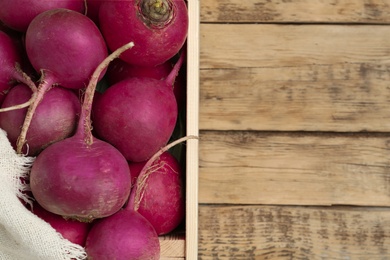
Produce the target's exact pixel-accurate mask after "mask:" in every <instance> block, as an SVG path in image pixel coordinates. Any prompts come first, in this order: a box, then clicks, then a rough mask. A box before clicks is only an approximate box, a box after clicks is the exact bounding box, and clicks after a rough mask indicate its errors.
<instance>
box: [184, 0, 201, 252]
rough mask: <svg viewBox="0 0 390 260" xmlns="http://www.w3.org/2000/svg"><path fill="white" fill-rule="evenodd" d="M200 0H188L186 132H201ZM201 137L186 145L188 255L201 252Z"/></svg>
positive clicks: (186, 249)
mask: <svg viewBox="0 0 390 260" xmlns="http://www.w3.org/2000/svg"><path fill="white" fill-rule="evenodd" d="M199 12H200V11H199V1H195V0H190V1H188V15H189V27H188V37H187V116H186V118H187V126H186V133H187V135H195V136H199V25H200V20H199ZM198 150H199V145H198V140H196V139H191V140H188V141H187V149H186V158H187V159H186V227H185V230H186V235H185V251H184V252H183V256H185V258H186V259H188V260H192V259H197V256H198V169H199V167H198V165H199V159H198V158H199V156H198Z"/></svg>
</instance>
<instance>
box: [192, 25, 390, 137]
mask: <svg viewBox="0 0 390 260" xmlns="http://www.w3.org/2000/svg"><path fill="white" fill-rule="evenodd" d="M201 32H202V33H201V34H202V38H201V53H200V55H201V56H200V58H201V63H200V64H201V74H200V84H201V92H200V123H199V127H200V129H212V130H278V131H283V130H287V131H291V130H293V131H295V130H305V131H306V130H308V131H315V130H318V131H389V130H390V120H389V117H390V113H388V112H387V111H390V85H389V82H390V81H389V79H390V76H389V75H390V73H389V71H390V62H389V61H390V41H389V40H388V36H387V35H389V34H390V27H389V26H336V25H331V26H330V25H327V26H325V25H307V26H287V25H253V24H247V25H215V24H213V25H210V24H207V25H205V24H203V25H202V26H201ZM242 39H245V41H243V40H242Z"/></svg>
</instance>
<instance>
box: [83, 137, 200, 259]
mask: <svg viewBox="0 0 390 260" xmlns="http://www.w3.org/2000/svg"><path fill="white" fill-rule="evenodd" d="M193 138H197V137H195V136H186V137H183V138H180V139H178V140H176V141H174V142H172V143H170V144H168V145H167V146H164V147H163V148H161V149H160V150H159V151H158V152H157V153H155V154H154V155H153V156H152V157H151V158H150V159H149V160H148V161H147V162H146V163H145V165H144V167H143V168H142V170H141V172H140V176H139V177H141V178H138V180H137V184H136V185H137V187H138V188H137V190H138V192H136V193H137V195H136V194H135V193H134V195H133V193H132V196H131V197H130V199H129V203H128V204H127V206H126V207H125V208H124V209H122V210H120V211H118V212H117V213H115V214H114V215H112V216H109V217H107V218H104V219H101V220H98V221H97V222H95V223H94V224H93V226H92V228H91V230H90V232H89V234H88V237H87V242H86V245H85V248H86V251H87V255H88V259H99V260H105V259H124V260H125V259H126V260H127V259H134V260H137V259H139V260H144V259H151V260H154V259H156V260H158V259H160V243H159V239H158V234H157V232H156V230H155V228H154V227H153V225H152V224H151V223H150V222H149V221H148V220H147V219H146V218H145V217H143V216H142V215H141V214H140V213H139V212H137V210H138V202H139V201H140V200H139V199H140V196H139V195H141V197H142V194H144V191H145V190H144V188H145V187H146V185H145V182H144V181H146V180H147V178H148V176H150V175H151V174H154V171H153V170H152V168H153V167H151V166H152V165H153V164H154V163H155V161H156V160H158V158H159V157H160V156H161V155H162V154H163V153H164V152H166V151H167V150H168V149H170V148H171V147H173V146H174V145H176V144H178V143H180V142H183V141H185V140H187V139H193ZM169 213H170V212H169ZM169 213H168V214H169Z"/></svg>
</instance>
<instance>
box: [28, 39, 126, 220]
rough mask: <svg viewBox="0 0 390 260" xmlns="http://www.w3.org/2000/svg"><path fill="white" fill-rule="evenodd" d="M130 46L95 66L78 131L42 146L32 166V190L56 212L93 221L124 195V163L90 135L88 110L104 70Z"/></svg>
mask: <svg viewBox="0 0 390 260" xmlns="http://www.w3.org/2000/svg"><path fill="white" fill-rule="evenodd" d="M132 46H133V43H129V44H127V45H125V46H123V47H122V48H120V49H118V50H117V51H115V52H114V53H112V54H111V55H110V56H109V57H108V58H106V59H105V60H104V61H103V62H102V63H101V64H100V65H99V66H98V68H97V69H96V70H95V72H94V73H93V75H92V78H91V81H90V83H89V85H88V87H87V89H86V92H85V97H84V101H83V105H82V109H81V115H80V119H79V123H78V127H77V131H76V134H75V135H74V136H72V137H70V138H67V139H65V140H62V141H59V142H56V143H54V144H52V145H50V146H49V147H47V148H46V149H44V150H43V151H42V152H41V153H40V154H39V155H38V156H37V158H36V160H35V162H34V164H33V166H32V168H31V173H30V186H31V191H32V194H33V196H34V198H35V199H36V200H37V202H38V203H39V204H40V205H41V206H42V207H43V208H45V209H46V210H48V211H50V212H52V213H54V214H58V215H61V216H65V217H69V218H74V219H78V220H82V221H92V220H94V219H97V218H103V217H107V216H110V215H112V214H114V213H115V212H117V211H118V210H119V209H120V208H121V207H122V206H123V205H124V204H125V202H126V201H127V199H128V196H129V194H130V189H131V175H130V171H129V167H128V163H127V161H126V159H125V158H124V157H123V155H122V154H121V153H120V152H119V151H118V150H117V149H116V148H114V147H113V146H112V145H110V144H108V143H106V142H104V141H101V140H99V139H96V138H95V137H93V136H92V133H91V129H92V127H91V119H90V111H91V107H92V101H93V97H94V93H95V89H96V84H97V81H98V79H99V77H100V75H101V73H102V71H103V70H104V69H105V68H106V66H107V64H108V63H109V62H110V61H111V60H112V59H114V58H116V57H118V56H119V55H120V53H121V52H123V51H124V50H127V49H129V48H131V47H132Z"/></svg>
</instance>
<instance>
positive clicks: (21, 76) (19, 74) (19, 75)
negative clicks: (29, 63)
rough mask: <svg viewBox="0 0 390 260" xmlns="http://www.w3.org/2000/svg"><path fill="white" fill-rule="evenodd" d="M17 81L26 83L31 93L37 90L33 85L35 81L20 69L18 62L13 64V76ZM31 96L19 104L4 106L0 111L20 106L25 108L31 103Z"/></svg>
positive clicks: (19, 107) (15, 108)
mask: <svg viewBox="0 0 390 260" xmlns="http://www.w3.org/2000/svg"><path fill="white" fill-rule="evenodd" d="M13 77H14V78H15V79H16V80H17V81H18V82H21V83H23V84H26V85H27V86H28V87H29V88H30V89H31V91H32V92H33V93H35V92H37V91H38V89H37V86H35V83H34V82H33V81H32V79H31V78H30V77H29V76H28V75H27V74H26V73H25V72H24V71H23V70H22V68H21V67H20V64H19V63H16V64H15V72H14V76H13ZM32 100H33V98H32V97H31V98H30V100H29V101H27V102H25V103H23V104H19V105H14V106H10V107H4V108H1V109H0V113H1V112H7V111H12V110H17V109H21V108H25V107H28V106H30V105H31V103H32Z"/></svg>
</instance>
